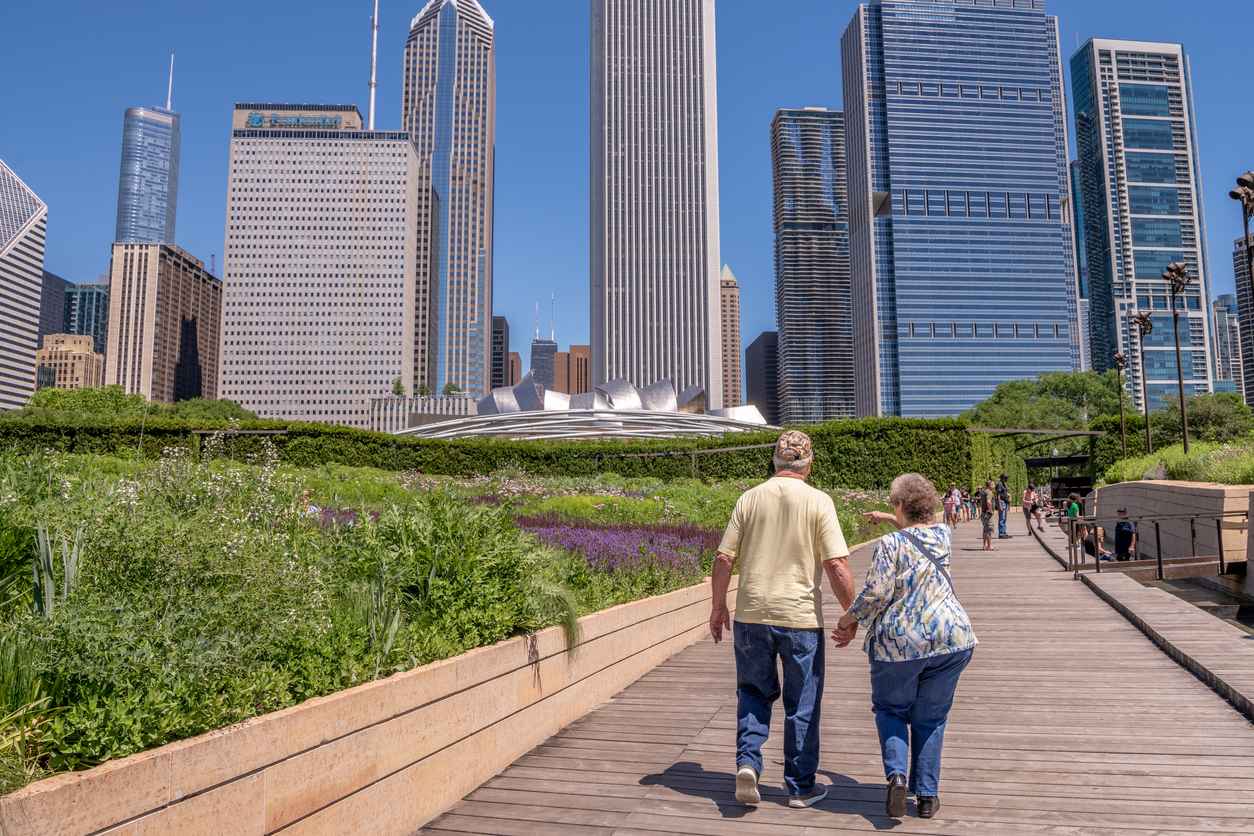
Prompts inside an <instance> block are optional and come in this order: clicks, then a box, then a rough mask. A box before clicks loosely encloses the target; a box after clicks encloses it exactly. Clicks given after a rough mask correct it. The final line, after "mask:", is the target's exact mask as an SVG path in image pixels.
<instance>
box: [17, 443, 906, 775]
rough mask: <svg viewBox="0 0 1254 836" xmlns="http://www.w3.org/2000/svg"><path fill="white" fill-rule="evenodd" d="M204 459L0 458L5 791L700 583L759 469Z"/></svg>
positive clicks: (863, 495) (847, 502)
mask: <svg viewBox="0 0 1254 836" xmlns="http://www.w3.org/2000/svg"><path fill="white" fill-rule="evenodd" d="M215 445H216V446H215ZM225 452H226V451H225V450H224V449H223V447H222V442H221V440H220V439H219V440H217V441H211V442H209V443H207V444H206V447H205V449H204V450H203V451H202V455H201V456H200V457H199V459H194V458H193V457H192V456H191V455H189V454H188V453H187V451H186V450H185V449H183V448H171V449H170V450H168V451H167V454H166V455H165V456H164V457H163V458H161V459H159V460H157V461H154V462H135V461H123V460H120V459H113V458H100V457H89V456H69V455H64V454H53V453H45V454H40V455H34V456H25V457H8V458H0V586H2V587H3V590H5V594H3V595H0V604H2V606H0V717H4V719H3V722H0V730H3V734H0V778H2V779H3V781H4V787H3V789H4V791H11V790H13V789H16V788H18V787H21V786H23V785H24V784H26V783H29V782H30V781H33V780H38V779H40V778H43V777H46V776H48V775H52V774H56V773H62V772H67V771H72V770H83V769H88V768H91V767H94V766H96V765H98V764H102V763H105V762H106V761H110V760H117V759H119V758H124V757H127V756H130V755H134V754H136V753H141V752H145V751H149V750H153V749H155V748H156V747H160V746H162V745H165V744H168V743H171V742H174V741H179V740H185V739H188V738H192V737H195V736H197V735H202V734H205V733H206V732H211V731H212V730H214V729H221V728H224V727H227V726H231V725H233V724H236V723H240V722H244V721H247V720H250V719H251V718H256V717H259V716H262V715H267V714H269V713H272V712H275V711H282V710H284V709H289V708H291V707H292V706H296V705H298V704H301V703H304V702H306V701H308V700H310V699H313V698H318V697H324V696H326V695H330V694H335V693H337V692H342V691H345V690H346V689H351V688H353V687H355V686H359V685H361V684H362V683H366V682H371V681H374V680H379V679H385V678H387V677H388V676H390V675H392V674H395V673H398V672H405V671H412V670H414V669H420V668H423V667H424V666H428V665H430V664H431V663H433V662H437V661H439V660H443V659H449V658H451V657H454V656H457V655H458V654H461V653H463V652H465V651H467V650H470V649H473V648H476V647H483V646H489V645H494V644H496V643H499V642H501V641H504V640H507V639H510V638H511V637H515V636H520V635H526V634H532V633H535V632H537V631H541V630H544V629H545V628H547V627H551V626H555V625H556V626H559V627H561V628H562V633H563V634H564V635H565V636H566V637H567V640H568V641H574V640H577V637H578V630H579V628H578V623H577V619H578V618H579V617H580V616H584V615H588V614H591V613H595V612H599V611H602V610H606V609H607V608H609V607H613V606H616V605H619V604H624V603H628V602H631V601H637V600H640V599H642V598H648V597H650V596H655V595H662V594H666V593H668V592H672V591H674V590H679V589H684V588H688V587H691V586H692V585H693V584H697V583H700V582H701V580H702V579H703V578H704V577H705V576H706V575H708V573H709V567H710V564H711V561H712V559H713V556H714V555H713V550H714V547H715V546H716V544H717V540H718V536H719V534H720V532H721V530H722V528H723V527H724V525H725V524H726V522H727V519H728V517H729V515H730V513H731V510H732V507H733V506H734V504H735V501H736V499H737V498H738V497H739V495H740V494H741V493H742V492H743V491H744V490H745V489H747V488H748V487H750V486H751V485H752V484H756V482H752V481H745V482H735V483H729V484H703V483H700V482H697V481H694V480H688V479H683V480H674V481H670V482H663V481H660V480H656V479H630V480H629V479H624V478H622V477H617V476H604V477H600V478H589V477H583V478H543V479H542V478H539V477H535V476H529V475H526V474H521V473H517V472H498V473H493V474H490V475H484V476H472V477H432V476H424V475H421V474H418V473H413V472H410V473H404V474H396V473H387V472H382V471H373V470H366V469H355V468H346V467H338V466H324V467H320V468H316V469H309V470H299V469H294V468H291V467H288V466H286V465H281V464H280V462H279V461H278V457H277V455H275V454H274V452H273V451H272V450H266V449H265V448H263V451H262V453H261V454H258V455H257V456H256V457H255V458H254V460H253V461H251V462H247V463H240V462H238V461H232V460H230V458H229V456H226V455H222V454H223V453H225ZM833 494H834V497H835V499H836V502H837V507H838V512H839V514H840V516H841V521H842V524H843V525H844V528H845V532H846V537H847V539H848V541H849V543H850V545H853V544H855V543H858V542H861V541H863V540H866V539H869V538H870V537H873V536H875V535H876V534H877V533H878V531H877V530H875V529H871V528H869V527H866V526H865V525H863V524H862V522H861V519H860V518H859V517H858V516H857V515H858V513H859V512H861V511H863V510H870V509H873V508H879V509H883V508H884V507H885V506H884V504H883V503H884V499H885V495H884V493H883V492H877V491H834V492H833ZM32 554H34V555H38V559H37V560H36V561H35V567H36V571H35V572H34V577H35V578H36V583H35V584H34V585H33V586H32V583H31V578H32V560H31V555H32ZM5 715H7V716H5Z"/></svg>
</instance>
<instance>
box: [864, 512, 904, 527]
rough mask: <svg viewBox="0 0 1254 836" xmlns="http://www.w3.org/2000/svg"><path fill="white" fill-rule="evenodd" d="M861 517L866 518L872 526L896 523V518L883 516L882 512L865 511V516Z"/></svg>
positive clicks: (887, 515)
mask: <svg viewBox="0 0 1254 836" xmlns="http://www.w3.org/2000/svg"><path fill="white" fill-rule="evenodd" d="M862 516H864V517H866V518H867V520H868V521H869V522H870V523H871V524H872V525H879V524H880V523H895V522H897V517H896V516H894V515H893V514H885V513H884V512H883V511H867V512H866V513H865V514H863V515H862Z"/></svg>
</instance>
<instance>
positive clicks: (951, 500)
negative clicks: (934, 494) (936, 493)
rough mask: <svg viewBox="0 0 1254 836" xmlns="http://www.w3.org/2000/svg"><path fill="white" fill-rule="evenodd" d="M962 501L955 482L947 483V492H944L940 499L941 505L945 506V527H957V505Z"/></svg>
mask: <svg viewBox="0 0 1254 836" xmlns="http://www.w3.org/2000/svg"><path fill="white" fill-rule="evenodd" d="M961 501H962V493H961V492H960V491H959V490H958V483H957V482H950V483H949V490H947V491H945V493H944V495H943V496H942V497H941V504H942V505H944V506H945V525H947V526H949V527H951V528H953V527H956V526H957V525H958V515H959V513H960V511H959V507H960V506H959V504H958V503H960V502H961Z"/></svg>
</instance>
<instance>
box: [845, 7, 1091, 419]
mask: <svg viewBox="0 0 1254 836" xmlns="http://www.w3.org/2000/svg"><path fill="white" fill-rule="evenodd" d="M1043 6H1044V4H1043V2H1042V0H1017V2H1014V3H1009V2H998V3H997V4H996V5H994V4H993V3H992V2H991V0H978V1H977V2H974V3H964V4H963V5H957V4H954V5H949V4H946V5H940V4H936V3H930V2H929V3H922V2H917V0H876V1H875V2H872V3H869V4H864V5H861V6H859V7H858V10H857V12H856V13H855V14H854V17H853V20H852V21H851V22H850V24H849V27H848V28H847V29H846V30H845V34H844V36H843V37H842V39H841V63H842V78H843V86H844V106H845V111H844V113H845V139H846V155H847V159H848V166H847V168H848V180H849V237H850V272H851V279H852V281H851V284H852V295H853V313H854V316H853V344H854V381H855V389H856V408H857V413H858V414H859V415H900V416H906V417H929V416H937V415H954V414H957V413H960V412H962V411H964V410H966V409H967V408H969V407H970V406H972V405H973V404H975V403H976V402H978V401H980V400H982V399H984V398H986V397H988V396H989V395H990V394H992V391H993V389H994V387H996V386H997V384H999V383H1002V382H1004V381H1007V380H1014V379H1018V378H1026V377H1032V376H1035V375H1037V374H1040V373H1043V372H1050V371H1057V370H1060V369H1071V368H1073V366H1074V365H1075V362H1076V361H1077V360H1078V357H1079V328H1078V322H1077V313H1076V310H1077V300H1076V277H1075V252H1074V249H1073V240H1072V230H1071V200H1070V185H1069V181H1068V180H1069V178H1068V173H1067V160H1068V153H1067V129H1066V116H1065V114H1066V110H1065V106H1064V101H1063V83H1062V64H1061V60H1060V57H1059V47H1058V33H1057V20H1056V19H1055V18H1053V17H1051V16H1049V15H1046V14H1045V12H1044V8H1043ZM977 33H978V36H977ZM1073 341H1074V345H1073Z"/></svg>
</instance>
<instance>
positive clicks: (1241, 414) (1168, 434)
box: [1150, 392, 1254, 449]
mask: <svg viewBox="0 0 1254 836" xmlns="http://www.w3.org/2000/svg"><path fill="white" fill-rule="evenodd" d="M1164 400H1165V401H1166V404H1165V406H1164V408H1163V409H1161V410H1156V411H1155V412H1153V413H1152V414H1151V416H1150V420H1151V423H1152V425H1153V428H1154V447H1155V449H1157V448H1158V446H1159V445H1160V444H1161V445H1162V446H1163V447H1166V446H1167V445H1169V444H1179V443H1180V442H1181V441H1183V440H1184V439H1183V436H1182V434H1181V432H1180V397H1179V396H1178V395H1173V396H1169V397H1167V398H1165V399H1164ZM1188 406H1189V439H1190V440H1191V441H1208V442H1213V443H1215V444H1227V443H1229V442H1232V441H1236V440H1237V439H1241V438H1248V437H1249V436H1250V435H1251V434H1254V412H1252V411H1251V410H1250V408H1249V407H1248V406H1246V405H1245V400H1244V399H1243V398H1242V397H1241V396H1240V395H1239V394H1237V393H1236V392H1216V393H1215V394H1213V395H1209V394H1203V395H1194V396H1192V397H1191V398H1189V399H1188Z"/></svg>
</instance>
